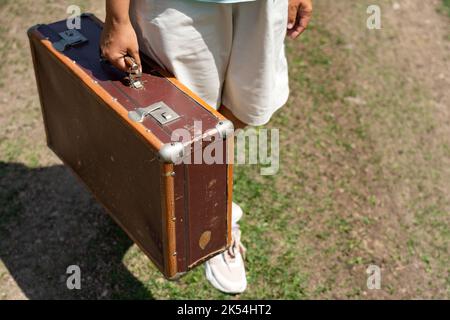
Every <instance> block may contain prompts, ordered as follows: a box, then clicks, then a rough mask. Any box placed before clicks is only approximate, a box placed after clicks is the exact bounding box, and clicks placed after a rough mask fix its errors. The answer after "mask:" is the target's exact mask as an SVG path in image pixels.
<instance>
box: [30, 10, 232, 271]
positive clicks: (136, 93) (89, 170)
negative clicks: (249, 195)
mask: <svg viewBox="0 0 450 320" xmlns="http://www.w3.org/2000/svg"><path fill="white" fill-rule="evenodd" d="M101 29H102V22H101V21H100V20H98V19H97V18H96V17H95V16H93V15H90V14H83V15H82V16H81V29H79V30H68V29H67V26H66V21H60V22H56V23H52V24H48V25H37V26H34V27H32V28H31V29H30V30H29V32H28V36H29V39H30V44H31V51H32V55H33V62H34V67H35V73H36V79H37V84H38V89H39V95H40V100H41V106H42V114H43V118H44V124H45V129H46V134H47V143H48V146H49V147H50V148H51V149H52V150H53V151H54V152H55V153H56V154H57V155H58V156H59V157H60V158H61V159H62V160H63V161H64V163H65V164H66V165H67V166H68V167H70V168H71V169H72V171H73V172H74V173H75V174H76V175H77V176H78V177H79V178H80V179H81V180H82V181H83V182H84V184H85V185H86V186H87V187H88V188H89V189H90V191H91V192H92V193H93V194H94V196H95V197H96V198H97V199H98V201H99V202H100V203H102V204H103V205H104V207H105V208H106V209H107V211H108V212H109V213H110V215H111V216H112V217H113V218H114V220H115V221H116V222H117V223H118V224H119V225H120V226H121V227H122V228H123V229H124V230H125V231H126V232H127V233H128V235H129V236H130V238H131V239H133V241H134V242H136V243H137V245H138V246H139V247H140V248H141V249H142V251H143V252H145V253H146V254H147V256H148V257H149V258H150V259H151V260H152V261H153V262H154V263H155V265H156V266H157V267H158V268H159V270H161V272H162V273H163V274H164V275H165V276H166V277H167V278H169V279H173V278H176V277H178V276H179V275H181V274H183V273H185V272H187V271H188V270H190V269H191V268H193V267H194V266H196V265H198V264H200V263H201V262H203V261H205V260H206V259H208V258H210V257H212V256H213V255H215V254H218V253H220V252H222V251H223V250H225V249H226V247H227V246H228V245H229V244H230V241H231V195H232V165H231V162H232V161H229V160H230V159H231V157H232V154H233V148H232V143H233V142H232V141H233V139H232V138H231V135H230V132H231V130H232V126H233V125H232V123H231V122H230V121H229V120H227V119H225V118H224V117H223V116H222V115H221V114H219V113H218V112H217V111H216V110H214V109H213V108H211V107H210V106H208V105H207V104H206V103H205V102H203V101H202V100H201V99H200V98H198V97H197V96H195V95H194V94H193V93H192V92H190V91H189V90H188V89H187V88H186V87H184V86H183V85H181V84H180V83H179V82H178V81H177V80H176V79H174V78H173V77H171V76H170V75H168V74H167V72H166V71H164V70H162V69H161V68H159V67H158V66H157V65H156V64H155V63H154V62H152V61H151V60H150V59H149V58H148V57H145V56H144V55H142V60H143V74H142V78H141V82H140V83H141V84H143V86H144V88H143V89H142V88H141V89H139V88H138V86H135V87H132V86H130V79H128V78H127V75H126V74H125V73H122V72H120V71H118V70H117V69H115V68H114V67H113V66H111V65H109V64H107V63H105V62H104V61H102V60H101V59H100V56H99V39H100V34H101ZM196 121H197V123H199V122H200V123H201V125H202V127H203V128H202V131H201V132H195V130H197V129H195V122H196ZM178 129H184V130H185V132H189V141H188V142H186V141H184V142H183V143H182V142H180V141H174V139H173V137H174V132H176V131H177V130H178ZM175 137H176V135H175ZM199 141H200V143H199ZM208 147H209V148H210V149H214V150H221V151H223V153H222V156H221V157H222V159H223V161H216V163H213V164H206V163H202V164H189V160H186V159H191V163H192V162H193V161H192V159H193V157H192V155H193V153H195V152H202V151H204V150H206V148H208ZM227 160H228V161H227Z"/></svg>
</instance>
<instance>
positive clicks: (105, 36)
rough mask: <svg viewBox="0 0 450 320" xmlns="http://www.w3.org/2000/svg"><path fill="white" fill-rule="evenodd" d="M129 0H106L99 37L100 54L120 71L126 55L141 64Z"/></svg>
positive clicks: (124, 67) (123, 69)
mask: <svg viewBox="0 0 450 320" xmlns="http://www.w3.org/2000/svg"><path fill="white" fill-rule="evenodd" d="M129 9H130V0H106V19H105V25H104V27H103V32H102V36H101V39H100V50H101V53H102V56H103V57H104V58H105V59H107V60H108V61H109V62H111V64H113V65H114V66H115V67H117V68H118V69H120V70H122V71H127V70H128V68H129V67H130V66H128V65H127V63H126V61H125V57H126V56H130V57H132V58H133V59H134V60H135V61H136V63H137V64H138V65H139V66H141V59H140V57H139V44H138V40H137V36H136V32H135V31H134V29H133V26H132V24H131V21H130V16H129Z"/></svg>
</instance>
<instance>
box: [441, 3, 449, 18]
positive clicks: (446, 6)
mask: <svg viewBox="0 0 450 320" xmlns="http://www.w3.org/2000/svg"><path fill="white" fill-rule="evenodd" d="M441 10H442V11H444V12H445V13H446V14H447V15H448V16H449V17H450V0H442V8H441Z"/></svg>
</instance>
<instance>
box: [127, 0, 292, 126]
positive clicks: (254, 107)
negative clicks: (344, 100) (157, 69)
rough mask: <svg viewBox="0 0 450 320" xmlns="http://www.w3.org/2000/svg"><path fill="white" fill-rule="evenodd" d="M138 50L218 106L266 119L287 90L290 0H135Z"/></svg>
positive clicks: (254, 120)
mask: <svg viewBox="0 0 450 320" xmlns="http://www.w3.org/2000/svg"><path fill="white" fill-rule="evenodd" d="M131 4H132V5H131V9H130V16H131V19H132V22H133V25H134V27H135V29H136V33H137V34H138V38H139V42H140V50H141V51H143V52H144V53H146V54H147V55H149V56H150V57H152V58H153V59H154V60H155V61H156V62H158V63H159V64H160V65H161V66H163V67H164V68H166V69H167V70H168V71H170V72H171V73H172V74H174V75H175V77H176V78H178V80H180V81H181V82H182V83H183V84H184V85H186V86H187V87H188V88H189V89H191V90H192V91H193V92H195V93H196V94H197V95H199V96H200V97H201V98H202V99H204V100H205V101H206V102H207V103H209V104H210V105H211V106H213V107H215V108H219V107H220V106H221V104H223V105H225V106H226V107H227V108H228V109H229V110H230V111H232V112H233V114H234V115H235V116H236V117H237V118H238V119H239V120H241V121H242V122H244V123H247V124H249V125H263V124H266V123H267V122H268V121H269V120H270V118H271V117H272V115H273V113H274V112H275V111H276V110H278V109H279V108H280V107H282V106H283V105H284V104H285V103H286V101H287V98H288V96H289V84H288V69H287V61H286V56H285V50H284V39H285V35H286V28H287V12H288V0H257V1H252V2H241V3H233V4H217V3H207V2H199V1H192V0H134V1H131Z"/></svg>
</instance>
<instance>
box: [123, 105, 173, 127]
mask: <svg viewBox="0 0 450 320" xmlns="http://www.w3.org/2000/svg"><path fill="white" fill-rule="evenodd" d="M147 116H152V117H153V118H154V119H155V120H156V121H158V122H159V123H160V124H162V125H164V124H167V123H169V122H172V121H174V120H176V119H178V118H180V115H179V114H178V113H176V112H175V111H173V110H172V109H171V108H170V107H169V106H168V105H167V104H165V103H164V102H162V101H160V102H157V103H154V104H152V105H151V106H148V107H146V108H137V109H136V110H134V111H130V112H128V117H129V118H130V119H131V120H133V121H135V122H142V121H144V119H145V117H147Z"/></svg>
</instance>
